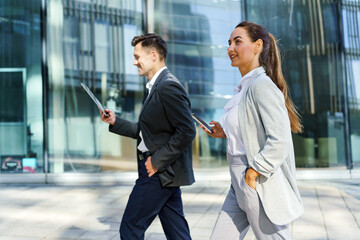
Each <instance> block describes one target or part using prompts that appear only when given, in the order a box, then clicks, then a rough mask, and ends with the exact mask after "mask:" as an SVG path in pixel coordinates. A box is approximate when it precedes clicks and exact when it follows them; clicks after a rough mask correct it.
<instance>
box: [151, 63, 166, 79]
mask: <svg viewBox="0 0 360 240" xmlns="http://www.w3.org/2000/svg"><path fill="white" fill-rule="evenodd" d="M163 67H165V63H160V64H158V65H156V66H155V67H154V68H153V69H152V71H150V72H149V74H148V75H147V78H148V80H149V81H151V79H152V78H153V77H154V75H155V74H156V73H157V72H158V71H159V70H160V69H161V68H163Z"/></svg>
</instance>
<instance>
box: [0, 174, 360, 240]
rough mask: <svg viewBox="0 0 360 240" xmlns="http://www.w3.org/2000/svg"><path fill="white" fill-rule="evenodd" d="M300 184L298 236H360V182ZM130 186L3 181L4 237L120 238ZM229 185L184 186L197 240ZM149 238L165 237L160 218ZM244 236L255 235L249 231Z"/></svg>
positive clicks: (0, 230)
mask: <svg viewBox="0 0 360 240" xmlns="http://www.w3.org/2000/svg"><path fill="white" fill-rule="evenodd" d="M298 185H299V189H300V193H301V195H302V198H303V202H304V205H305V213H304V214H303V215H302V217H301V218H299V219H298V220H296V221H294V222H293V223H292V224H291V231H292V237H293V239H294V240H302V239H304V240H305V239H306V240H309V239H314V240H315V239H317V240H322V239H324V240H325V239H329V240H335V239H338V240H344V239H346V240H359V239H360V227H359V223H360V193H359V192H360V191H359V188H360V180H338V181H325V180H322V181H308V180H306V181H299V182H298ZM131 189H132V185H131V184H126V185H104V184H103V185H81V186H68V185H66V186H61V185H45V184H44V185H6V186H5V185H0V240H10V239H11V240H35V239H36V240H38V239H52V240H53V239H83V240H86V239H96V240H108V239H109V240H110V239H119V234H118V228H119V224H120V221H121V216H122V213H123V211H124V208H125V204H126V202H127V199H128V195H129V193H130V191H131ZM228 189H229V183H228V181H208V180H206V181H205V180H201V178H200V180H198V181H197V182H196V183H195V184H194V185H192V186H189V187H183V188H182V191H183V195H182V196H183V202H184V210H185V215H186V218H187V220H188V223H189V226H190V229H191V230H190V231H191V235H192V237H193V239H194V240H203V239H209V237H210V234H211V231H212V228H213V226H214V223H215V220H216V218H217V215H218V212H219V210H220V208H221V205H222V203H223V201H224V199H225V196H226V193H227V191H228ZM145 239H146V240H162V239H165V236H164V234H163V232H162V228H161V224H160V222H159V220H158V219H156V220H155V221H154V222H153V223H152V225H151V226H150V228H149V229H148V231H147V232H146V236H145ZM246 239H247V240H249V239H255V237H254V235H253V234H252V232H251V231H250V232H249V233H248V235H247V237H246ZM224 240H226V239H224Z"/></svg>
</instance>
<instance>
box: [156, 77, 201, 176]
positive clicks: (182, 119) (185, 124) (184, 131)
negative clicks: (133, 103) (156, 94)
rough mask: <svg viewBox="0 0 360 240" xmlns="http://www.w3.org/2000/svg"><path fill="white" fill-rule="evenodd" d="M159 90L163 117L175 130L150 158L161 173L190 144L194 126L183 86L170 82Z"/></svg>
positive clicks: (193, 134) (193, 135)
mask: <svg viewBox="0 0 360 240" xmlns="http://www.w3.org/2000/svg"><path fill="white" fill-rule="evenodd" d="M159 90H160V97H161V104H162V105H163V108H164V112H165V117H166V118H167V120H168V122H169V123H170V124H171V126H172V127H173V128H174V129H175V130H174V132H173V134H172V135H171V137H170V139H169V141H167V142H166V144H164V145H163V146H162V147H161V148H160V149H159V150H157V151H156V152H155V153H154V154H153V155H152V156H151V162H152V164H153V165H154V167H155V168H156V169H157V170H158V171H159V172H162V171H164V170H165V169H167V168H168V167H169V166H170V165H171V164H172V163H173V162H174V161H176V159H177V158H178V157H179V156H180V155H181V154H182V153H183V151H184V150H185V149H186V148H187V147H188V146H189V144H191V143H192V140H193V138H194V137H195V126H194V122H193V120H192V117H191V107H190V100H189V98H188V96H187V94H186V92H185V89H184V88H183V86H182V85H181V84H180V83H178V82H176V81H172V80H170V81H166V82H165V84H162V85H161V86H160V89H159Z"/></svg>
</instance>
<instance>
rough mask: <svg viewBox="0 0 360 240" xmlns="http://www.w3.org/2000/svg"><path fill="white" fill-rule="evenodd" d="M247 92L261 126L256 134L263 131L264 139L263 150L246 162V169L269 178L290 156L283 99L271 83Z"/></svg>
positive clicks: (259, 84) (260, 83) (261, 84)
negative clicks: (251, 169)
mask: <svg viewBox="0 0 360 240" xmlns="http://www.w3.org/2000/svg"><path fill="white" fill-rule="evenodd" d="M251 91H252V98H253V101H254V102H255V107H256V108H257V112H258V114H259V116H258V117H259V118H260V121H261V122H262V124H263V126H262V127H263V129H258V130H257V131H264V135H265V137H266V139H265V144H264V146H263V148H262V149H260V151H259V152H258V154H257V155H255V156H254V157H253V159H252V160H251V161H249V165H250V166H251V167H252V168H253V169H255V170H256V171H257V172H259V173H260V174H261V175H263V176H265V177H270V176H271V174H272V173H274V172H276V170H277V169H278V168H279V167H280V166H281V165H282V164H283V162H284V161H285V159H286V158H287V156H288V155H289V153H290V147H291V146H290V144H291V141H290V138H291V126H290V121H289V116H288V112H287V109H286V106H285V100H284V96H283V94H282V92H281V91H280V90H279V89H278V87H277V86H276V85H275V84H274V83H273V82H272V81H271V79H266V80H265V81H260V82H259V83H258V84H255V85H253V86H252V89H251ZM259 127H261V126H258V128H259ZM249 137H250V138H251V136H249Z"/></svg>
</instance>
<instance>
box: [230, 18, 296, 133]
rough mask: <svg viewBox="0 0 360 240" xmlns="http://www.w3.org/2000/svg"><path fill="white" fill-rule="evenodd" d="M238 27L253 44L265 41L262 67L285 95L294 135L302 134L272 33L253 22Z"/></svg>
mask: <svg viewBox="0 0 360 240" xmlns="http://www.w3.org/2000/svg"><path fill="white" fill-rule="evenodd" d="M238 27H242V28H245V29H246V30H247V33H248V35H249V37H250V39H251V40H252V41H253V42H255V41H256V40H258V39H261V40H262V41H263V50H262V52H261V54H260V58H259V61H260V65H261V66H263V67H264V68H265V71H266V74H267V75H268V76H269V77H270V79H271V80H272V81H273V82H274V83H275V85H276V86H277V87H278V88H279V89H280V91H281V92H282V93H283V94H284V98H285V105H286V108H287V111H288V115H289V119H290V124H291V131H292V132H294V133H300V132H302V129H303V126H302V124H301V122H300V116H299V113H298V111H297V110H296V108H295V105H294V103H293V101H292V100H291V98H290V96H289V95H288V87H287V84H286V81H285V78H284V75H283V73H282V69H281V57H280V53H279V49H278V47H277V44H276V39H275V37H274V36H273V35H272V34H271V33H269V32H268V31H267V30H266V29H265V28H264V27H263V26H261V25H258V24H255V23H252V22H248V21H244V22H241V23H239V24H238V25H237V26H236V28H238Z"/></svg>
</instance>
